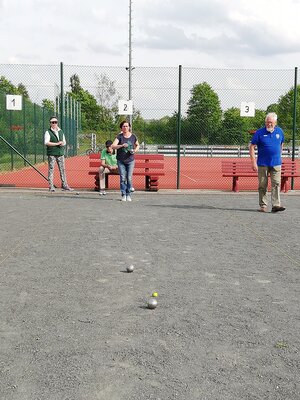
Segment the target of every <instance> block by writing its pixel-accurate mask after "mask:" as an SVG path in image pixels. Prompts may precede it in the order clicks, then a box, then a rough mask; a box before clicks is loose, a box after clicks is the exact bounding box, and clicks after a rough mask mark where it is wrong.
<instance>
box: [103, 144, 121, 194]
mask: <svg viewBox="0 0 300 400" xmlns="http://www.w3.org/2000/svg"><path fill="white" fill-rule="evenodd" d="M112 143H113V142H112V141H111V140H107V141H106V142H105V149H103V150H102V152H101V163H102V164H101V166H100V169H99V186H100V191H99V194H100V196H104V195H106V192H105V174H108V173H110V174H111V173H113V174H118V173H119V171H118V164H117V158H116V154H115V150H113V149H112V147H111V146H112Z"/></svg>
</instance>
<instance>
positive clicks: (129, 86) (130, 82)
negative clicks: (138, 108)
mask: <svg viewBox="0 0 300 400" xmlns="http://www.w3.org/2000/svg"><path fill="white" fill-rule="evenodd" d="M131 20H132V0H129V37H128V75H129V76H128V77H129V82H128V90H129V93H128V100H132V89H131V84H132V43H131V39H132V31H131V26H132V24H131ZM129 122H130V124H131V125H132V115H129Z"/></svg>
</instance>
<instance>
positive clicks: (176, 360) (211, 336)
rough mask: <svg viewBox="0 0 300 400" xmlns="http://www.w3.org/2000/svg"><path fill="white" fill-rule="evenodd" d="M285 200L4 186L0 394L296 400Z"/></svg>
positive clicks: (299, 251)
mask: <svg viewBox="0 0 300 400" xmlns="http://www.w3.org/2000/svg"><path fill="white" fill-rule="evenodd" d="M282 197H283V204H284V205H286V207H287V210H286V211H285V212H284V213H276V214H272V213H264V214H263V213H258V212H257V211H256V209H257V208H258V206H257V194H256V193H242V194H241V193H238V194H233V193H228V192H226V193H209V192H207V193H205V192H199V193H189V192H178V193H177V192H175V191H174V192H159V193H145V192H140V193H135V194H134V196H133V201H132V202H131V203H123V202H121V201H120V199H119V194H118V193H110V194H108V195H107V196H105V197H100V196H98V195H97V193H93V192H91V193H88V192H80V193H79V195H76V193H60V192H56V193H54V194H50V193H48V192H45V191H30V190H28V191H18V190H14V189H12V190H8V189H5V190H4V189H3V190H0V218H1V228H2V229H1V232H0V239H1V240H0V284H1V288H0V289H1V290H0V302H1V319H0V398H1V399H3V400H128V399H131V400H142V399H156V400H159V399H160V400H167V399H180V400H194V399H195V400H196V399H197V400H198V399H201V400H206V399H207V400H246V399H247V400H255V399H258V400H264V399H270V400H296V399H300V382H299V370H300V358H299V342H300V340H299V331H300V318H299V298H300V285H299V283H300V282H299V272H300V247H299V225H300V213H299V197H300V194H299V193H296V192H295V193H292V192H289V194H283V195H282ZM131 264H133V265H134V267H135V269H134V271H133V272H132V273H128V272H126V268H127V266H129V265H131ZM153 291H157V292H158V298H157V300H158V306H157V308H156V309H155V310H150V309H148V308H147V301H148V299H149V298H150V296H151V293H152V292H153Z"/></svg>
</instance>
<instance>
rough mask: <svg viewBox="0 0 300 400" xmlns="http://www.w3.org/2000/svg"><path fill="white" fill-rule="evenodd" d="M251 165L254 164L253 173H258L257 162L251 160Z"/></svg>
mask: <svg viewBox="0 0 300 400" xmlns="http://www.w3.org/2000/svg"><path fill="white" fill-rule="evenodd" d="M251 164H252V169H253V171H255V172H257V171H258V168H257V163H256V160H251Z"/></svg>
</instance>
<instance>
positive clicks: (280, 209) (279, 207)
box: [272, 206, 285, 212]
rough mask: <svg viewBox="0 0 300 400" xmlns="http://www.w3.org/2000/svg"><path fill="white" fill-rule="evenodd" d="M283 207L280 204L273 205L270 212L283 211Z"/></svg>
mask: <svg viewBox="0 0 300 400" xmlns="http://www.w3.org/2000/svg"><path fill="white" fill-rule="evenodd" d="M284 210H285V207H281V206H274V207H272V212H278V211H284Z"/></svg>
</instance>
